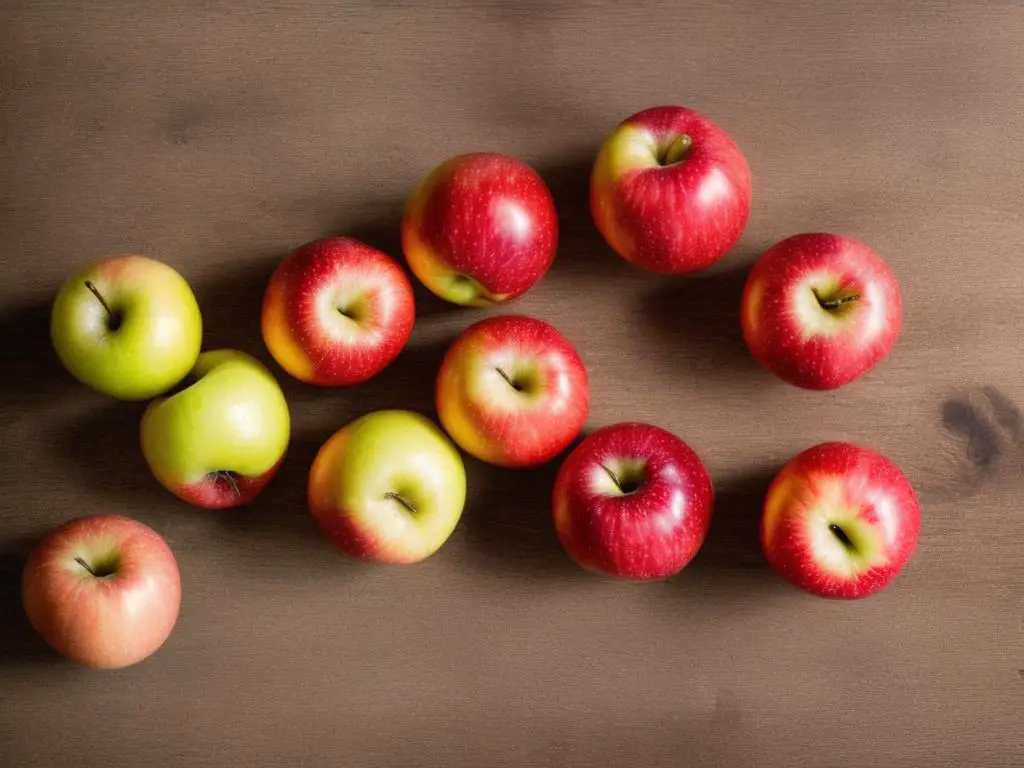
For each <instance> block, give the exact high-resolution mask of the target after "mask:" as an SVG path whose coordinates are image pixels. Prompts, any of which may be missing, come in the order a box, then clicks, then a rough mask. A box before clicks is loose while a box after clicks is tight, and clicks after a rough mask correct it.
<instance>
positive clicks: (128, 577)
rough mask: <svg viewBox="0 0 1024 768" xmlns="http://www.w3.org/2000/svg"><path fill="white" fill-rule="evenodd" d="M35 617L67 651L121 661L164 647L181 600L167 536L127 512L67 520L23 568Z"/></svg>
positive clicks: (113, 664) (104, 663)
mask: <svg viewBox="0 0 1024 768" xmlns="http://www.w3.org/2000/svg"><path fill="white" fill-rule="evenodd" d="M21 594H22V603H23V605H24V608H25V613H26V615H27V616H28V620H29V623H30V624H31V625H32V627H33V628H34V629H35V630H36V632H38V633H39V635H40V636H41V637H42V638H43V639H44V640H45V641H46V642H47V643H48V644H49V645H50V646H51V647H52V648H53V649H54V650H56V651H57V652H58V653H60V654H61V655H63V656H64V657H66V658H68V659H70V660H72V661H75V662H77V663H79V664H83V665H85V666H87V667H93V668H96V669H119V668H122V667H128V666H131V665H132V664H137V663H139V662H140V661H143V660H144V659H146V658H148V657H149V656H151V655H153V654H154V653H156V651H157V650H159V649H160V648H161V647H162V646H163V644H164V643H165V642H166V641H167V638H168V637H169V636H170V634H171V631H172V630H173V629H174V625H175V624H176V623H177V620H178V612H179V609H180V607H181V577H180V575H179V572H178V564H177V562H176V560H175V558H174V553H172V552H171V549H170V547H168V546H167V542H165V541H164V539H163V538H162V537H161V536H160V535H159V534H158V533H156V531H154V530H153V529H152V528H150V527H148V526H146V525H144V524H142V523H140V522H138V521H137V520H132V519H130V518H127V517H123V516H120V515H90V516H85V517H78V518H74V519H72V520H68V521H67V522H65V523H63V524H61V525H59V526H58V527H57V528H55V529H54V530H53V531H51V532H50V533H49V535H47V536H46V537H45V538H44V539H43V541H42V542H40V544H39V545H38V546H37V547H36V548H35V550H33V551H32V553H31V554H30V555H29V557H28V560H27V561H26V563H25V567H24V569H23V571H22V579H21Z"/></svg>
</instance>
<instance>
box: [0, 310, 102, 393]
mask: <svg viewBox="0 0 1024 768" xmlns="http://www.w3.org/2000/svg"><path fill="white" fill-rule="evenodd" d="M51 306H52V300H46V301H38V302H36V303H33V304H29V305H27V306H23V307H21V308H19V309H16V310H14V311H12V312H10V313H9V314H7V315H5V316H3V317H0V338H3V340H4V343H3V344H2V345H0V370H2V371H3V376H2V377H0V402H2V403H3V406H2V408H3V411H7V410H11V411H24V410H26V409H28V410H45V409H46V408H47V406H48V405H49V404H51V403H52V402H53V401H54V399H55V398H60V397H61V396H63V395H64V394H67V393H70V392H74V391H76V390H78V389H79V388H80V387H81V386H82V385H80V384H79V383H78V382H77V381H76V380H75V379H74V378H73V377H72V376H71V374H69V373H68V372H67V371H65V370H64V367H63V366H62V365H61V363H60V359H59V358H58V357H57V353H56V352H55V351H54V349H53V344H52V342H51V341H50V308H51Z"/></svg>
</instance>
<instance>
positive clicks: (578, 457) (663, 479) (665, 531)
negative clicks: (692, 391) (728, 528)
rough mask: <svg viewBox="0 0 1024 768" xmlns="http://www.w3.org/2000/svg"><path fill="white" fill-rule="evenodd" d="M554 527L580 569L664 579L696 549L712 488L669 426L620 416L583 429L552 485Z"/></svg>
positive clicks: (710, 504)
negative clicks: (619, 419) (619, 420)
mask: <svg viewBox="0 0 1024 768" xmlns="http://www.w3.org/2000/svg"><path fill="white" fill-rule="evenodd" d="M552 506H553V512H554V522H555V531H556V532H557V534H558V539H559V541H560V542H561V543H562V546H563V547H564V548H565V550H566V552H568V554H569V555H570V556H571V557H572V558H573V559H574V560H575V561H576V562H577V563H579V564H580V565H581V566H583V567H584V568H585V569H587V570H590V571H593V572H596V573H600V574H604V575H607V576H612V577H616V578H622V579H629V580H634V581H649V580H656V579H665V578H668V577H670V576H672V575H674V574H676V573H678V572H679V571H680V570H682V569H683V568H684V567H685V566H686V565H687V564H688V563H689V562H690V561H691V560H692V559H693V557H694V556H695V555H696V554H697V552H698V550H699V549H700V547H701V545H702V544H703V542H704V538H705V537H706V536H707V533H708V529H709V528H710V526H711V517H712V512H713V508H714V489H713V487H712V483H711V478H710V476H709V475H708V472H707V470H706V469H705V467H704V463H703V462H702V461H701V459H700V457H699V456H698V455H697V454H696V452H694V450H693V449H692V448H691V447H690V446H689V445H687V444H686V443H685V442H683V441H682V440H681V439H680V438H679V437H677V436H676V435H674V434H673V433H671V432H669V431H667V430H665V429H662V428H660V427H656V426H654V425H651V424H644V423H637V422H624V423H620V424H613V425H610V426H606V427H602V428H601V429H598V430H597V431H595V432H592V433H591V434H589V435H587V437H586V438H584V439H583V441H582V442H581V443H580V444H579V445H578V446H576V448H574V449H573V450H572V452H571V453H570V454H569V456H568V457H567V458H566V460H565V461H564V462H563V463H562V466H561V467H560V468H559V471H558V475H557V477H556V478H555V486H554V490H553V492H552Z"/></svg>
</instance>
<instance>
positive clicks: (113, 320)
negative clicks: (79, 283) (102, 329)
mask: <svg viewBox="0 0 1024 768" xmlns="http://www.w3.org/2000/svg"><path fill="white" fill-rule="evenodd" d="M85 287H86V288H88V289H89V291H90V292H91V293H92V295H93V296H95V297H96V300H97V301H98V302H99V303H100V304H102V305H103V309H105V310H106V312H107V326H108V327H109V328H110V330H112V331H116V330H117V328H118V326H120V325H121V318H120V316H118V315H117V314H116V313H115V312H114V310H112V309H111V308H110V305H109V304H107V300H106V299H104V298H103V294H102V293H100V292H99V290H98V289H97V288H96V286H95V285H93V284H92V281H90V280H86V281H85Z"/></svg>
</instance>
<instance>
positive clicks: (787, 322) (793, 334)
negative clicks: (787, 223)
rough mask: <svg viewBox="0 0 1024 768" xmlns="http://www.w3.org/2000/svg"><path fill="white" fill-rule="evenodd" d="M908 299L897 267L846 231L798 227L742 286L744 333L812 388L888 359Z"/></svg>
mask: <svg viewBox="0 0 1024 768" xmlns="http://www.w3.org/2000/svg"><path fill="white" fill-rule="evenodd" d="M902 313H903V302H902V299H901V297H900V288H899V284H898V283H897V280H896V277H895V275H894V274H893V272H892V270H891V269H889V267H888V266H887V265H886V263H885V262H884V261H882V260H881V259H880V258H879V257H878V256H876V255H875V254H874V253H873V252H872V251H871V249H869V248H868V247H867V246H866V245H864V244H863V243H861V242H860V241H858V240H854V239H853V238H849V237H843V236H842V235H833V234H822V233H808V234H801V235H794V236H792V237H789V238H787V239H785V240H783V241H782V242H780V243H778V244H776V245H774V246H772V247H771V248H770V249H769V250H768V251H767V252H766V253H765V254H764V255H763V256H762V257H761V258H760V259H759V260H758V262H757V263H756V264H755V265H754V268H753V269H752V270H751V272H750V275H749V276H748V278H747V283H746V286H745V288H744V290H743V298H742V304H741V325H742V327H743V338H744V339H745V340H746V343H747V346H748V347H749V348H750V351H751V353H752V354H753V356H754V358H755V359H756V360H757V361H758V362H759V363H760V364H761V365H762V366H763V367H764V368H766V369H767V370H769V371H771V372H772V373H774V374H775V375H776V376H778V377H779V378H780V379H782V380H783V381H787V382H789V383H790V384H794V385H796V386H798V387H803V388H806V389H817V390H825V389H836V388H838V387H842V386H844V385H846V384H849V383H850V382H851V381H853V380H854V379H857V378H858V377H860V376H861V375H863V374H864V373H866V372H867V371H869V370H871V369H872V368H873V367H874V366H875V365H876V364H877V363H878V362H879V361H881V360H882V359H884V358H885V357H886V356H887V355H888V354H889V351H890V350H891V349H892V347H893V344H895V342H896V339H897V338H898V337H899V334H900V326H901V323H902Z"/></svg>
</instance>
